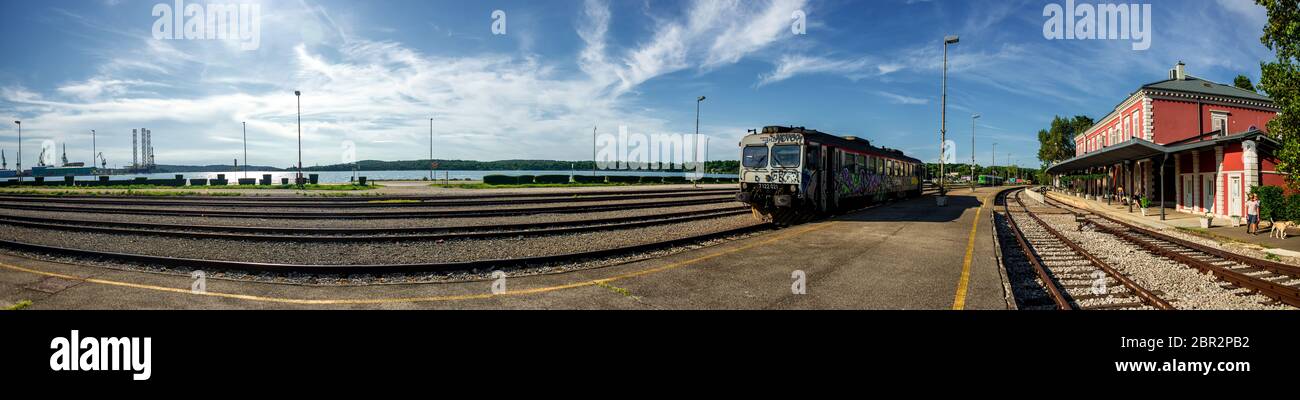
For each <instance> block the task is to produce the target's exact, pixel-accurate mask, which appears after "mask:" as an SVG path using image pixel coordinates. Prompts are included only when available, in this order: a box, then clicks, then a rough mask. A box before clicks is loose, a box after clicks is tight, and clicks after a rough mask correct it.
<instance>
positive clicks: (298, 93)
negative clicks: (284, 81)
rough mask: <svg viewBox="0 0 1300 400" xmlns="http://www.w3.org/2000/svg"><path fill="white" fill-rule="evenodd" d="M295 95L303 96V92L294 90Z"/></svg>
mask: <svg viewBox="0 0 1300 400" xmlns="http://www.w3.org/2000/svg"><path fill="white" fill-rule="evenodd" d="M293 95H294V96H302V92H300V91H297V90H295V91H293Z"/></svg>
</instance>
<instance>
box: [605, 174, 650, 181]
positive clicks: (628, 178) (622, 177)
mask: <svg viewBox="0 0 1300 400" xmlns="http://www.w3.org/2000/svg"><path fill="white" fill-rule="evenodd" d="M605 180H606V181H608V182H609V183H637V182H640V181H641V177H639V176H633V175H610V176H607V177H605Z"/></svg>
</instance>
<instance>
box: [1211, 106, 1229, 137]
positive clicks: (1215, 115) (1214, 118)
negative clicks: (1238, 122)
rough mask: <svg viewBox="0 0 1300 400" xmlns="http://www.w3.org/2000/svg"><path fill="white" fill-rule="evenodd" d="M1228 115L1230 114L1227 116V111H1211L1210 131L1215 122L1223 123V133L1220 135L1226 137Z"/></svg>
mask: <svg viewBox="0 0 1300 400" xmlns="http://www.w3.org/2000/svg"><path fill="white" fill-rule="evenodd" d="M1228 115H1230V114H1229V113H1228V112H1227V111H1219V110H1212V111H1210V129H1214V125H1215V123H1216V122H1219V121H1223V132H1222V134H1223V135H1224V136H1227V135H1228Z"/></svg>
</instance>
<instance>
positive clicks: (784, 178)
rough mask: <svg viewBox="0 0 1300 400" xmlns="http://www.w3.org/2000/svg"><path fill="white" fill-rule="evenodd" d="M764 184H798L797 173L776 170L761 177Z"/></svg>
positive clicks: (794, 171)
mask: <svg viewBox="0 0 1300 400" xmlns="http://www.w3.org/2000/svg"><path fill="white" fill-rule="evenodd" d="M763 182H765V183H799V171H796V170H777V171H771V172H768V173H767V174H766V175H764V176H763Z"/></svg>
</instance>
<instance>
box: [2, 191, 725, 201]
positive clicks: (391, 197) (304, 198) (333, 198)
mask: <svg viewBox="0 0 1300 400" xmlns="http://www.w3.org/2000/svg"><path fill="white" fill-rule="evenodd" d="M90 189H93V188H88V189H87V190H90ZM735 192H736V189H731V188H723V189H671V190H611V191H589V192H576V191H569V192H541V193H518V192H515V193H470V194H455V195H412V196H408V195H386V196H378V195H377V196H369V195H364V194H362V195H355V196H353V195H340V196H329V197H312V196H311V195H290V194H284V195H267V196H262V195H257V194H251V195H248V196H211V195H184V196H141V195H66V196H65V195H59V196H50V195H44V194H26V193H22V194H10V193H6V192H3V191H0V196H4V197H15V198H32V199H48V198H66V199H88V200H90V199H129V200H138V201H150V200H154V201H184V200H190V201H206V200H218V201H250V202H253V201H267V202H274V201H312V202H339V203H349V202H354V203H365V202H369V201H376V200H379V201H384V200H419V201H436V200H473V199H497V198H509V199H514V198H527V197H571V196H574V195H599V196H614V195H626V196H633V195H640V194H672V193H679V194H680V193H704V194H707V193H735Z"/></svg>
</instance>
